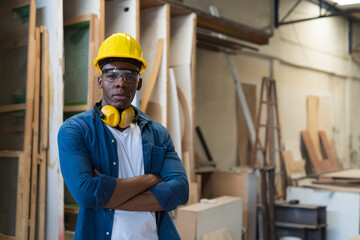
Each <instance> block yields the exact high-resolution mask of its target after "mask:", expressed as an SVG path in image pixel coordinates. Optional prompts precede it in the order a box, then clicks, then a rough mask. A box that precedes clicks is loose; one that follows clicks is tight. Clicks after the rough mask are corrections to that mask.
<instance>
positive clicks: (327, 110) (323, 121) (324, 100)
mask: <svg viewBox="0 0 360 240" xmlns="http://www.w3.org/2000/svg"><path fill="white" fill-rule="evenodd" d="M318 113H319V130H322V131H325V133H326V135H327V136H328V137H329V138H332V128H331V105H330V98H329V97H319V112H318Z"/></svg>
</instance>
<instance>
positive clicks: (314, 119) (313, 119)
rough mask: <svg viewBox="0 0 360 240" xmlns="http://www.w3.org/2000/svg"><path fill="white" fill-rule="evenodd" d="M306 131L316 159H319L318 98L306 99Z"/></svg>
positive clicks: (310, 97) (309, 97)
mask: <svg viewBox="0 0 360 240" xmlns="http://www.w3.org/2000/svg"><path fill="white" fill-rule="evenodd" d="M307 130H308V131H309V134H310V137H311V140H312V142H313V144H314V150H315V154H316V156H317V158H319V159H321V156H322V155H321V150H320V138H319V97H317V96H308V97H307Z"/></svg>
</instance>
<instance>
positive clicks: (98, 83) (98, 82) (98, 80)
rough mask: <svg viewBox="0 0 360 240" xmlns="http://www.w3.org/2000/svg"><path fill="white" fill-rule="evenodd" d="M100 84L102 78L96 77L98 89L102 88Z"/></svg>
mask: <svg viewBox="0 0 360 240" xmlns="http://www.w3.org/2000/svg"><path fill="white" fill-rule="evenodd" d="M102 84H103V81H102V77H98V79H97V85H98V87H99V88H100V89H101V88H102Z"/></svg>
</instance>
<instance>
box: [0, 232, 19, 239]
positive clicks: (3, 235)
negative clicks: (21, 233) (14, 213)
mask: <svg viewBox="0 0 360 240" xmlns="http://www.w3.org/2000/svg"><path fill="white" fill-rule="evenodd" d="M0 240H16V238H15V237H13V236H7V235H5V234H2V233H0Z"/></svg>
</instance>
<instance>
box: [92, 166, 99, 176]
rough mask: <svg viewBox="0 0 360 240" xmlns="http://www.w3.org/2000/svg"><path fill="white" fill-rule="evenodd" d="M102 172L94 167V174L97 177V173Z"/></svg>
mask: <svg viewBox="0 0 360 240" xmlns="http://www.w3.org/2000/svg"><path fill="white" fill-rule="evenodd" d="M98 174H101V172H100V171H99V170H97V169H96V168H94V172H93V176H94V177H96V175H98Z"/></svg>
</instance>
